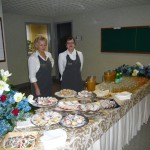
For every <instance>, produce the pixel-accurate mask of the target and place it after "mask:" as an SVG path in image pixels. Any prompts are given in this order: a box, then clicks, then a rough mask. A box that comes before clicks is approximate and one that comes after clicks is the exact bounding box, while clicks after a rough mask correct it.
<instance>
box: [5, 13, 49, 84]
mask: <svg viewBox="0 0 150 150" xmlns="http://www.w3.org/2000/svg"><path fill="white" fill-rule="evenodd" d="M25 22H32V23H33V22H36V23H50V22H51V20H50V19H49V18H43V17H35V16H33V17H32V16H30V17H29V16H23V15H15V14H4V25H5V36H6V45H7V57H8V68H9V70H10V72H12V74H13V76H12V80H11V82H12V84H14V85H18V84H22V83H26V82H29V79H28V66H27V61H28V56H27V50H26V32H25Z"/></svg>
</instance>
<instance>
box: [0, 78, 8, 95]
mask: <svg viewBox="0 0 150 150" xmlns="http://www.w3.org/2000/svg"><path fill="white" fill-rule="evenodd" d="M4 91H10V89H9V85H8V84H7V83H6V82H4V81H2V80H0V95H2V94H3V92H4Z"/></svg>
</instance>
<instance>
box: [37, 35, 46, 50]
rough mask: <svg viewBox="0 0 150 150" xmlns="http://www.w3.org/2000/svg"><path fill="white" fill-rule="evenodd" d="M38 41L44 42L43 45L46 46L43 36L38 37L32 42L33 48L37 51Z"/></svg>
mask: <svg viewBox="0 0 150 150" xmlns="http://www.w3.org/2000/svg"><path fill="white" fill-rule="evenodd" d="M40 41H45V43H46V44H47V39H46V38H45V37H44V36H38V37H37V38H35V40H34V48H35V49H38V46H39V42H40Z"/></svg>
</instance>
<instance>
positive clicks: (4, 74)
mask: <svg viewBox="0 0 150 150" xmlns="http://www.w3.org/2000/svg"><path fill="white" fill-rule="evenodd" d="M0 74H1V76H2V80H3V81H4V82H5V81H7V79H8V77H9V76H11V75H12V74H11V73H9V71H4V70H3V69H1V70H0Z"/></svg>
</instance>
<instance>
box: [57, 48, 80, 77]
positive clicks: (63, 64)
mask: <svg viewBox="0 0 150 150" xmlns="http://www.w3.org/2000/svg"><path fill="white" fill-rule="evenodd" d="M76 52H77V53H78V55H79V58H80V62H81V67H80V71H81V70H82V67H83V54H82V52H80V51H77V50H75V49H74V51H73V52H72V53H70V52H69V51H68V50H66V51H64V52H62V53H60V54H59V57H58V67H59V72H60V74H61V79H62V75H63V72H64V70H65V67H66V63H67V60H66V56H67V55H69V57H70V58H71V59H72V60H76Z"/></svg>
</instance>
